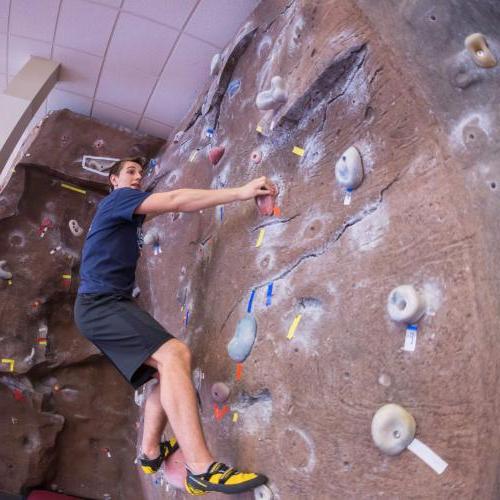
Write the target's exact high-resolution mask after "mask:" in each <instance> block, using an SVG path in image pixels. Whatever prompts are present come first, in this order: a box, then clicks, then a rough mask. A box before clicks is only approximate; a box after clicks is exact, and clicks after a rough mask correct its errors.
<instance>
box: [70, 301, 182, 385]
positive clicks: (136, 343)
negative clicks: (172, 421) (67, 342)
mask: <svg viewBox="0 0 500 500" xmlns="http://www.w3.org/2000/svg"><path fill="white" fill-rule="evenodd" d="M75 322H76V325H77V326H78V329H79V330H80V332H81V333H82V335H83V336H84V337H86V338H87V339H88V340H90V342H92V343H93V344H94V345H95V346H96V347H97V348H98V349H99V350H100V351H101V352H102V353H103V354H104V355H105V356H106V357H107V358H108V359H109V360H110V361H111V362H112V363H113V364H114V365H115V366H116V368H117V369H118V371H119V372H120V373H121V374H122V375H123V376H124V377H125V378H126V379H127V381H128V382H129V383H130V384H131V385H132V386H133V387H134V389H137V388H139V387H140V386H141V385H143V384H145V383H146V382H147V381H148V380H151V379H152V378H153V377H154V375H155V374H156V370H155V368H153V367H152V366H148V365H145V364H144V361H146V360H147V359H148V358H149V357H151V354H153V353H154V352H155V351H156V350H158V349H159V348H160V347H161V346H162V345H163V344H164V343H165V342H167V341H168V340H170V339H173V338H174V337H173V336H172V335H170V333H168V332H167V331H166V330H165V329H164V328H163V327H162V326H161V325H160V323H158V321H156V320H155V319H154V318H152V317H151V316H150V315H149V314H148V313H147V312H146V311H143V310H142V309H141V308H140V307H139V306H138V305H137V304H136V303H135V302H134V301H133V299H132V298H131V297H128V296H126V295H120V294H105V295H103V294H87V293H84V294H79V295H78V296H77V298H76V302H75Z"/></svg>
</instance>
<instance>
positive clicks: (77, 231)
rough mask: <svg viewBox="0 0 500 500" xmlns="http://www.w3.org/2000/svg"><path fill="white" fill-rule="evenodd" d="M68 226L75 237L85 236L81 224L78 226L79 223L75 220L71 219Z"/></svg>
mask: <svg viewBox="0 0 500 500" xmlns="http://www.w3.org/2000/svg"><path fill="white" fill-rule="evenodd" d="M68 226H69V230H70V231H71V233H72V234H73V236H81V235H82V234H83V229H82V227H81V226H80V224H78V221H76V220H75V219H71V220H70V221H69V222H68Z"/></svg>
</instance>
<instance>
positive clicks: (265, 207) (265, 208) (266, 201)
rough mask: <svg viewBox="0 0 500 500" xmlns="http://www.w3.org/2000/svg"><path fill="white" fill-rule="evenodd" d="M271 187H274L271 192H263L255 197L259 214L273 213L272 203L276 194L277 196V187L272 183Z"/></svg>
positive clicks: (273, 203)
mask: <svg viewBox="0 0 500 500" xmlns="http://www.w3.org/2000/svg"><path fill="white" fill-rule="evenodd" d="M273 188H274V193H273V194H264V195H260V196H256V197H255V203H256V204H257V208H258V210H259V214H260V215H273V214H274V205H275V202H276V196H278V188H277V187H276V186H274V185H273Z"/></svg>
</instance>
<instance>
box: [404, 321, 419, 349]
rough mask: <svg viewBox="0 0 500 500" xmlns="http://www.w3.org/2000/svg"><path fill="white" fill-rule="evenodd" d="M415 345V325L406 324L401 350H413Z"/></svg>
mask: <svg viewBox="0 0 500 500" xmlns="http://www.w3.org/2000/svg"><path fill="white" fill-rule="evenodd" d="M416 346H417V325H408V326H407V327H406V335H405V345H404V346H403V351H410V352H413V351H414V350H415V347H416Z"/></svg>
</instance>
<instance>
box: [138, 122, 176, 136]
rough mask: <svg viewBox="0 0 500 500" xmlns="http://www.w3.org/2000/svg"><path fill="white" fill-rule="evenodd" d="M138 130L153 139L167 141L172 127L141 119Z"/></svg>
mask: <svg viewBox="0 0 500 500" xmlns="http://www.w3.org/2000/svg"><path fill="white" fill-rule="evenodd" d="M139 130H140V131H141V132H145V133H146V134H151V135H154V136H155V137H161V138H162V139H168V137H169V135H170V133H171V132H172V130H173V127H171V126H170V125H166V124H165V123H160V122H157V121H155V120H150V119H149V118H143V120H142V121H141V125H140V127H139Z"/></svg>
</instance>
